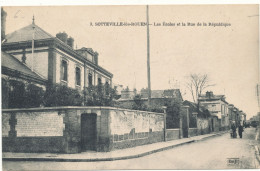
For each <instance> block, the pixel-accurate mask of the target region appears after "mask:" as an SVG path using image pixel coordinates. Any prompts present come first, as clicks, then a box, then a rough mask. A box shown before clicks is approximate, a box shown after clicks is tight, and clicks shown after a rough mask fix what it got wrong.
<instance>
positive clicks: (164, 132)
mask: <svg viewBox="0 0 260 171" xmlns="http://www.w3.org/2000/svg"><path fill="white" fill-rule="evenodd" d="M166 109H167V107H166V106H163V112H164V116H163V117H164V129H163V134H164V141H167V139H166V116H167V113H166Z"/></svg>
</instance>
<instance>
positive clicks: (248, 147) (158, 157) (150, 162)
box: [3, 128, 259, 170]
mask: <svg viewBox="0 0 260 171" xmlns="http://www.w3.org/2000/svg"><path fill="white" fill-rule="evenodd" d="M255 134H256V132H255V128H247V129H245V131H244V134H243V138H242V139H240V138H237V139H231V138H230V135H229V134H228V133H227V134H224V135H222V136H218V137H214V138H211V139H208V140H204V141H200V142H195V143H191V144H187V145H183V146H179V147H176V148H173V149H171V150H167V151H162V152H158V153H154V154H151V155H148V156H145V157H141V158H135V159H128V160H118V161H105V162H7V161H4V162H3V169H4V170H94V169H98V170H101V169H106V170H113V169H238V168H239V169H253V168H259V163H258V161H257V160H256V158H255V149H254V145H256V141H255Z"/></svg>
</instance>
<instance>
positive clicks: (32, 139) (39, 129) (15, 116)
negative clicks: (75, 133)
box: [2, 110, 65, 152]
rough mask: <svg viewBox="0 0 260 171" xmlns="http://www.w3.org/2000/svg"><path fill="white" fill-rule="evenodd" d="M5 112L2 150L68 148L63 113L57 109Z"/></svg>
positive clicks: (34, 150)
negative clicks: (66, 146)
mask: <svg viewBox="0 0 260 171" xmlns="http://www.w3.org/2000/svg"><path fill="white" fill-rule="evenodd" d="M15 111H16V112H11V113H9V112H5V111H3V113H2V140H3V141H2V142H3V151H10V152H65V137H64V129H65V125H64V115H60V114H59V113H58V112H57V111H30V112H28V111H18V110H15Z"/></svg>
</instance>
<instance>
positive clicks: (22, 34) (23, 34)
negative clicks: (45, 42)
mask: <svg viewBox="0 0 260 171" xmlns="http://www.w3.org/2000/svg"><path fill="white" fill-rule="evenodd" d="M33 27H34V40H40V39H48V38H54V37H53V36H52V35H51V34H49V33H47V32H46V31H44V30H43V29H41V28H40V27H39V26H37V25H35V24H30V25H28V26H26V27H23V28H21V29H19V30H17V31H14V32H12V33H10V34H8V35H6V42H5V43H13V42H22V41H30V40H32V39H33Z"/></svg>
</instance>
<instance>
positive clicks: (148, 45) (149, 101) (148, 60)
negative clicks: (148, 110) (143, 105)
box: [146, 5, 151, 107]
mask: <svg viewBox="0 0 260 171" xmlns="http://www.w3.org/2000/svg"><path fill="white" fill-rule="evenodd" d="M146 19H147V23H146V24H147V81H148V107H151V80H150V34H149V6H148V5H147V6H146Z"/></svg>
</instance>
